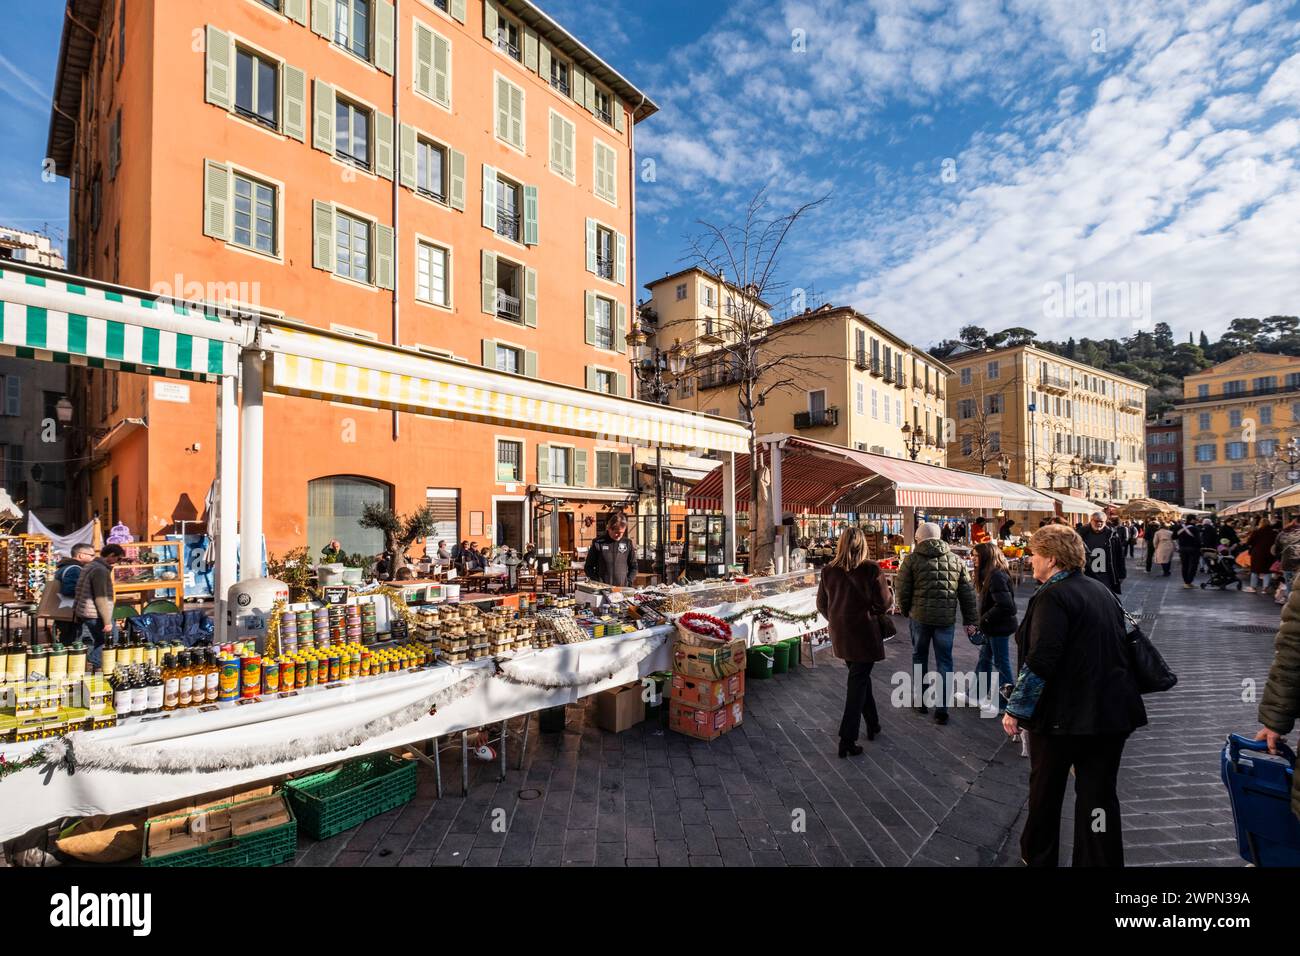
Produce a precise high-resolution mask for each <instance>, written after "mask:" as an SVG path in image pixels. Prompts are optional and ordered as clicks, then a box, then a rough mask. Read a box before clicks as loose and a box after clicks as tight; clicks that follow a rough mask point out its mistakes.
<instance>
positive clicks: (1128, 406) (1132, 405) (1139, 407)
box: [1119, 398, 1146, 412]
mask: <svg viewBox="0 0 1300 956" xmlns="http://www.w3.org/2000/svg"><path fill="white" fill-rule="evenodd" d="M1119 407H1120V408H1121V409H1123V410H1124V411H1126V412H1144V411H1146V407H1145V405H1144V404H1143V403H1142V402H1140V401H1138V400H1137V399H1134V398H1126V399H1124V401H1123V402H1121V403H1120V406H1119Z"/></svg>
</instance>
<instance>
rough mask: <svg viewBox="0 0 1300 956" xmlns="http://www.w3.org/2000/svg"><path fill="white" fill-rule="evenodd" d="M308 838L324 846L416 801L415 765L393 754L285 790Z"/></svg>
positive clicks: (316, 776) (356, 762) (301, 781)
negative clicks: (331, 839)
mask: <svg viewBox="0 0 1300 956" xmlns="http://www.w3.org/2000/svg"><path fill="white" fill-rule="evenodd" d="M284 789H285V792H286V793H287V794H288V796H289V802H290V803H291V804H293V808H294V810H295V812H296V813H297V815H298V819H299V820H300V821H301V822H302V828H303V830H304V831H305V832H307V833H309V834H310V835H311V836H313V837H315V838H316V839H317V840H323V839H325V838H326V837H331V836H333V835H334V834H336V833H342V832H343V831H344V830H350V829H351V828H352V827H354V826H356V825H357V824H358V823H363V822H365V821H366V820H369V819H370V818H371V817H376V816H378V815H379V814H381V813H383V812H385V811H386V810H391V809H393V807H400V806H401V805H402V804H404V803H409V802H410V801H411V799H412V798H413V797H414V796H415V761H413V760H402V759H401V758H399V757H394V756H393V755H392V754H376V755H375V756H373V757H362V758H361V759H359V760H351V761H348V762H347V763H345V764H343V765H342V766H341V767H335V768H334V769H332V770H326V771H324V772H322V773H314V774H311V775H310V776H307V777H299V778H298V779H297V780H290V781H287V782H286V783H285V785H284Z"/></svg>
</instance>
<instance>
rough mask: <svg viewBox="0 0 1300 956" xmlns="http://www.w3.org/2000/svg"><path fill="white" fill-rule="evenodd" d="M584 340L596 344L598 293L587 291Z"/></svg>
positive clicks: (589, 343)
mask: <svg viewBox="0 0 1300 956" xmlns="http://www.w3.org/2000/svg"><path fill="white" fill-rule="evenodd" d="M584 340H585V341H586V343H587V344H588V345H595V344H596V293H594V292H592V291H590V290H588V291H587V319H586V323H585V326H584Z"/></svg>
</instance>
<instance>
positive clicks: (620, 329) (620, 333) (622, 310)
mask: <svg viewBox="0 0 1300 956" xmlns="http://www.w3.org/2000/svg"><path fill="white" fill-rule="evenodd" d="M617 310H618V319H617V321H616V322H615V323H614V348H616V349H618V350H619V351H620V352H626V351H627V304H626V303H624V302H619V303H618V306H617Z"/></svg>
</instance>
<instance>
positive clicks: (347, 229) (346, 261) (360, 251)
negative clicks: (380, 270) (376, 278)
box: [334, 212, 370, 282]
mask: <svg viewBox="0 0 1300 956" xmlns="http://www.w3.org/2000/svg"><path fill="white" fill-rule="evenodd" d="M334 254H335V260H336V263H335V268H334V271H335V272H336V273H337V274H338V275H341V276H346V277H348V278H349V279H356V280H357V281H358V282H369V281H370V223H368V222H366V221H365V220H363V219H357V218H356V217H354V216H349V215H348V214H347V213H344V212H340V213H338V214H337V215H336V216H335V217H334Z"/></svg>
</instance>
